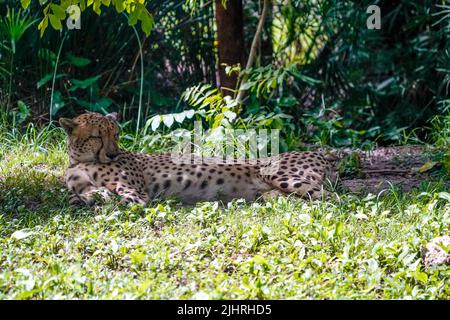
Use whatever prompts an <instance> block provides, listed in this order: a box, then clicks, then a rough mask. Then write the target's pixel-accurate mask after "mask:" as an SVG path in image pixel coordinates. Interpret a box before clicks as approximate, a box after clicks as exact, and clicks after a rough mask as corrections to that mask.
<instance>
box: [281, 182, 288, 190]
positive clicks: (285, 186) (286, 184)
mask: <svg viewBox="0 0 450 320" xmlns="http://www.w3.org/2000/svg"><path fill="white" fill-rule="evenodd" d="M280 187H281V188H283V189H286V188H287V187H289V184H288V183H287V182H283V183H280Z"/></svg>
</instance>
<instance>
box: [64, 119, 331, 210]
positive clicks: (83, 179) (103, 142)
mask: <svg viewBox="0 0 450 320" xmlns="http://www.w3.org/2000/svg"><path fill="white" fill-rule="evenodd" d="M59 123H60V125H61V126H62V128H63V129H64V130H65V131H66V133H67V135H68V153H69V161H70V165H69V168H68V169H67V170H66V173H65V177H64V180H65V184H66V186H67V188H68V189H69V203H70V204H71V205H92V204H94V203H95V202H96V200H97V199H98V195H100V196H101V198H103V199H109V198H111V197H112V196H114V195H118V196H119V197H120V198H121V201H122V202H124V203H137V204H142V205H145V204H146V203H148V202H149V201H150V200H154V199H164V198H171V197H173V198H176V199H178V200H180V201H181V202H182V203H186V204H193V203H196V202H201V201H215V200H218V201H223V202H229V201H231V200H233V199H237V198H243V199H245V200H247V201H252V200H256V199H257V198H259V197H260V196H262V195H264V194H268V193H269V194H274V193H275V194H284V195H288V194H295V195H297V196H300V197H306V198H312V199H318V198H320V197H321V196H322V192H325V191H324V189H323V182H324V177H325V174H326V171H327V169H328V168H329V166H330V163H329V162H328V161H327V160H326V159H325V158H324V157H323V156H322V155H321V154H320V153H318V152H287V153H282V154H280V155H278V156H274V157H269V158H265V159H258V161H257V162H256V163H248V162H237V161H235V162H233V163H229V161H218V159H216V158H205V159H202V160H203V161H201V162H199V161H192V158H191V159H190V160H191V161H187V162H186V161H175V160H176V159H175V158H174V157H173V156H172V155H171V154H156V155H148V154H143V153H133V152H128V151H124V150H121V149H119V146H118V142H119V126H118V124H117V114H116V113H110V114H107V115H105V116H103V115H101V114H98V113H94V112H88V113H84V114H82V115H80V116H78V117H76V118H74V119H69V118H60V120H59ZM194 160H195V159H194ZM197 160H198V159H197Z"/></svg>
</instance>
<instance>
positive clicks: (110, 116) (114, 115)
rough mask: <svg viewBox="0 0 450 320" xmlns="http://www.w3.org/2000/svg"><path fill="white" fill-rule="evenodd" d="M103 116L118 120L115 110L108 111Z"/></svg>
mask: <svg viewBox="0 0 450 320" xmlns="http://www.w3.org/2000/svg"><path fill="white" fill-rule="evenodd" d="M105 117H107V118H108V119H111V120H113V121H118V120H119V115H118V113H117V112H112V113H108V114H107V115H106V116H105Z"/></svg>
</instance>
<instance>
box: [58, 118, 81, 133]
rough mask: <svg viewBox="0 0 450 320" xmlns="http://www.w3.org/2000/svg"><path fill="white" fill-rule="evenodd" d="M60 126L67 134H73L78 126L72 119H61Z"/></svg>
mask: <svg viewBox="0 0 450 320" xmlns="http://www.w3.org/2000/svg"><path fill="white" fill-rule="evenodd" d="M59 124H60V125H61V127H63V129H64V130H66V132H67V133H71V132H72V130H73V129H74V128H75V127H76V126H77V125H76V124H75V122H74V121H73V120H72V119H69V118H59Z"/></svg>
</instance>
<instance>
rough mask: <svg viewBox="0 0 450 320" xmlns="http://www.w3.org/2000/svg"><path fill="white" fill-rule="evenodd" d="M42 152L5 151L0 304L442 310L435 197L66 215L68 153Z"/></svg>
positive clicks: (445, 275)
mask: <svg viewBox="0 0 450 320" xmlns="http://www.w3.org/2000/svg"><path fill="white" fill-rule="evenodd" d="M29 142H32V140H30V141H29ZM42 144H43V145H45V148H39V147H38V148H36V146H35V145H34V144H33V143H28V142H27V143H24V142H17V143H12V141H11V143H10V144H9V145H8V147H7V148H5V147H2V148H0V149H1V151H0V154H1V160H0V299H55V298H62V299H68V298H76V299H88V298H100V299H118V298H131V299H148V298H153V299H170V298H188V299H191V298H213V299H231V298H237V299H256V298H258V299H285V298H286V299H296V298H297V299H325V298H326V299H342V298H369V299H398V298H416V299H417V298H421V299H428V298H440V299H448V298H449V297H450V280H449V279H450V277H449V276H450V267H448V266H441V267H437V268H434V269H431V270H427V269H425V268H424V266H423V261H422V259H421V255H420V248H421V246H422V245H423V243H425V242H426V241H428V240H430V239H432V238H434V237H436V236H440V235H444V234H448V233H449V232H450V201H449V197H450V196H449V194H448V193H447V192H446V190H445V187H444V185H443V184H439V183H434V184H424V185H423V186H422V187H421V189H419V190H414V191H412V192H410V193H403V192H400V191H399V190H397V189H395V188H391V189H388V190H385V191H384V192H383V193H381V194H379V195H370V194H369V195H365V196H359V195H351V194H340V195H339V197H336V199H334V200H330V201H325V200H323V201H313V202H311V201H305V200H301V199H296V198H294V197H280V198H275V199H273V200H271V201H268V202H254V203H246V202H244V201H242V200H236V201H234V202H232V203H230V204H221V203H218V202H205V203H199V204H197V205H195V206H180V205H179V204H178V203H176V202H173V201H153V202H152V203H150V204H149V205H148V207H146V208H143V207H141V206H137V205H130V206H121V205H119V204H118V202H116V201H111V202H108V203H106V204H104V205H102V206H98V207H94V208H78V209H74V208H70V207H69V206H68V199H67V191H66V189H65V188H64V185H63V182H62V175H63V173H64V169H65V167H66V166H67V164H68V163H67V157H66V151H65V149H64V142H61V143H59V144H55V145H53V143H47V142H45V141H42Z"/></svg>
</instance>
